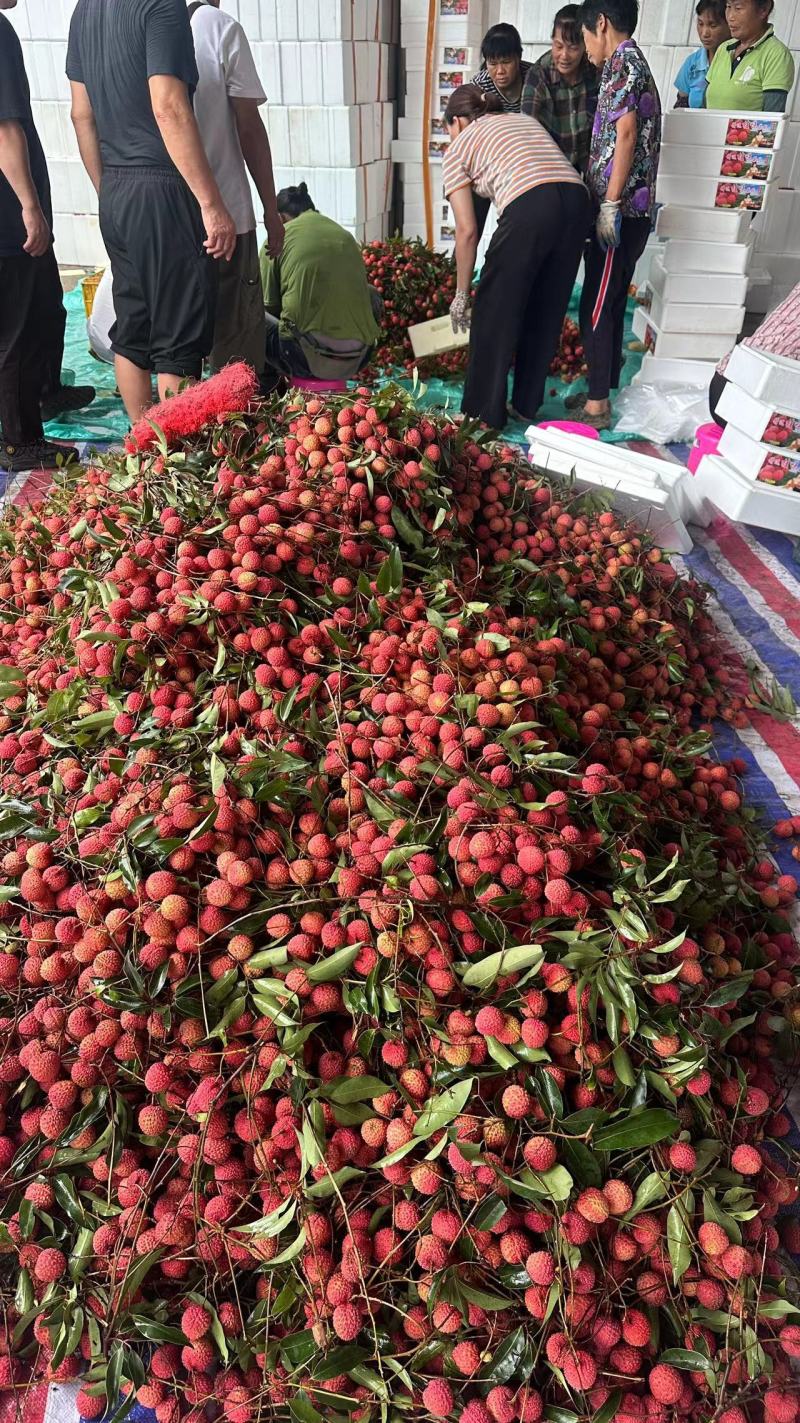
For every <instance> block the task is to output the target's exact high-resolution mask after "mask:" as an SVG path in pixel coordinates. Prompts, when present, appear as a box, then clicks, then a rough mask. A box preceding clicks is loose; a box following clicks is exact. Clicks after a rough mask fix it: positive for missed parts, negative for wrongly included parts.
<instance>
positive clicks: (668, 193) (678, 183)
mask: <svg viewBox="0 0 800 1423" xmlns="http://www.w3.org/2000/svg"><path fill="white" fill-rule="evenodd" d="M773 187H774V184H772V183H739V182H735V181H731V180H729V179H727V178H679V177H677V175H675V174H671V173H660V174H659V177H658V183H657V186H656V194H657V197H658V201H659V202H660V203H685V204H686V205H687V206H688V207H690V208H691V207H695V208H714V209H716V208H717V207H721V208H722V209H723V211H726V212H731V211H733V212H737V211H739V212H764V211H765V210H766V208H767V206H768V204H769V199H770V196H771V193H772V189H773ZM723 189H724V190H725V191H726V192H727V193H729V194H733V195H735V202H733V203H730V204H726V203H724V202H721V201H720V198H721V194H722V191H723Z"/></svg>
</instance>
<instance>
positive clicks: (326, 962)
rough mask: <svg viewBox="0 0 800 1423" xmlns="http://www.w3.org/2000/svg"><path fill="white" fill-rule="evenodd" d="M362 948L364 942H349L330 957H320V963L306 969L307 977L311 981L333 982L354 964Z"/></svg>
mask: <svg viewBox="0 0 800 1423" xmlns="http://www.w3.org/2000/svg"><path fill="white" fill-rule="evenodd" d="M362 948H363V945H362V944H347V945H346V946H345V947H344V948H343V949H337V950H336V952H335V953H332V954H331V955H330V957H329V958H327V959H320V961H319V963H315V964H312V966H311V968H308V969H306V978H307V979H308V981H309V983H331V982H332V981H333V979H335V978H341V977H342V975H343V974H345V973H347V970H348V969H349V968H351V967H352V966H353V964H354V963H355V961H356V959H357V958H358V956H359V954H360V953H361V950H362Z"/></svg>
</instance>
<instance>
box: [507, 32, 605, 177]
mask: <svg viewBox="0 0 800 1423" xmlns="http://www.w3.org/2000/svg"><path fill="white" fill-rule="evenodd" d="M580 16H581V7H580V5H565V6H564V7H563V9H561V10H559V11H558V14H557V15H556V17H555V19H554V20H553V42H552V46H551V48H550V49H549V50H547V51H546V52H545V53H544V54H543V55H542V56H541V57H540V58H539V59H537V61H536V63H535V64H534V65H532V66H531V68H530V69H529V71H528V73H527V75H526V77H525V83H524V85H523V89H522V112H523V114H530V115H531V116H532V117H533V118H535V119H538V120H539V122H540V124H542V125H543V126H544V127H545V128H546V129H547V132H548V133H549V134H550V135H551V137H552V138H554V139H555V141H556V143H557V144H558V146H559V148H560V149H561V152H562V153H563V154H564V155H565V157H567V158H568V159H569V161H570V163H571V164H572V166H573V167H574V168H577V170H578V172H579V173H580V174H581V175H583V174H584V173H585V172H586V165H587V163H588V161H589V147H590V144H591V139H592V124H593V123H594V116H595V111H596V109H597V92H598V88H599V84H600V80H599V76H598V73H597V70H596V69H595V67H594V65H593V64H591V63H590V62H589V59H588V57H587V54H586V47H585V45H584V43H583V31H582V29H581V19H580Z"/></svg>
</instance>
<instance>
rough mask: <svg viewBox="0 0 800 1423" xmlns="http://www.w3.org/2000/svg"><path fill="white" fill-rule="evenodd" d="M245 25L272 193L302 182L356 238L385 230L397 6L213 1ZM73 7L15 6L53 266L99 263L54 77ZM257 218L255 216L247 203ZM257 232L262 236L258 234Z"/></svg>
mask: <svg viewBox="0 0 800 1423" xmlns="http://www.w3.org/2000/svg"><path fill="white" fill-rule="evenodd" d="M221 4H222V8H223V9H224V10H226V11H227V12H228V13H230V14H232V15H234V16H236V18H237V19H239V20H240V21H241V23H242V25H243V26H244V29H245V31H246V33H247V36H248V39H249V40H250V44H251V46H252V50H253V55H254V58H255V62H256V67H257V69H258V72H259V75H260V77H261V81H262V84H263V86H264V89H265V91H266V94H267V98H268V106H267V108H266V110H265V111H264V112H265V118H266V122H267V127H268V129H269V132H270V139H271V142H272V148H273V158H274V163H275V177H276V181H277V183H278V186H279V187H281V186H286V185H287V184H291V183H298V182H300V181H301V180H305V181H306V182H307V183H308V186H309V190H310V192H311V194H312V196H313V198H314V201H315V202H316V204H317V206H318V207H319V208H320V210H321V211H323V212H326V213H327V214H328V215H329V216H330V217H333V218H335V219H336V220H337V221H338V222H341V223H342V225H343V226H344V227H346V228H348V230H349V231H351V232H352V233H353V234H354V235H355V236H356V237H357V238H358V239H359V241H369V240H371V239H372V238H375V237H382V236H385V235H386V234H387V233H388V232H389V230H390V228H391V226H392V205H393V203H392V199H393V193H392V187H393V184H392V165H391V144H392V138H393V135H394V126H395V115H394V103H393V99H394V72H395V65H396V48H395V45H396V39H397V28H398V13H399V0H221ZM73 9H74V0H20V4H19V5H18V6H17V8H16V9H14V10H11V11H9V12H8V13H9V18H10V19H11V20H12V22H13V23H14V25H15V26H16V28H17V30H18V32H19V34H20V38H21V39H22V44H23V52H24V56H25V63H26V67H27V70H28V76H29V79H30V85H31V95H32V99H33V109H34V117H35V120H36V122H37V124H38V126H39V130H40V133H41V137H42V142H43V145H44V149H45V152H46V154H47V158H48V163H49V166H50V178H51V186H52V193H53V207H54V215H55V221H54V226H55V229H56V252H57V256H58V259H59V261H60V262H61V263H62V264H63V265H78V266H86V267H94V266H98V265H102V264H103V263H104V262H105V260H106V259H105V253H104V250H103V244H102V240H101V237H100V231H99V225H98V222H97V199H96V197H95V194H94V191H93V189H92V187H91V184H90V183H89V182H88V179H87V178H86V175H85V173H84V170H83V166H82V164H81V161H80V158H79V156H78V150H77V145H76V143H75V138H74V134H73V131H72V125H71V123H70V119H69V85H68V82H67V79H66V76H65V73H64V70H65V64H66V41H67V35H68V31H69V21H70V16H71V13H72V10H73ZM256 212H257V214H258V215H259V217H260V212H259V209H258V206H257V207H256ZM259 234H260V235H263V234H262V232H261V229H260V228H259Z"/></svg>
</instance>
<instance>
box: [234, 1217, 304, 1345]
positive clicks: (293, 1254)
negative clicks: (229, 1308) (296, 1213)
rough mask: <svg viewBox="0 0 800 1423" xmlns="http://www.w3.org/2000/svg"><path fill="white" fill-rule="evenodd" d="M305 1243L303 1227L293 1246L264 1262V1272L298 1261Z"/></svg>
mask: <svg viewBox="0 0 800 1423" xmlns="http://www.w3.org/2000/svg"><path fill="white" fill-rule="evenodd" d="M305 1243H306V1232H305V1227H303V1229H302V1230H301V1231H300V1234H299V1235H298V1236H297V1238H296V1240H293V1241H292V1243H291V1245H287V1247H286V1249H285V1250H281V1251H280V1253H279V1254H278V1255H275V1256H273V1258H272V1259H271V1260H264V1261H263V1263H262V1266H261V1268H262V1270H274V1269H275V1267H276V1266H277V1265H288V1263H289V1261H290V1260H296V1259H297V1256H298V1255H299V1254H300V1252H301V1251H302V1249H303V1247H304V1246H305ZM220 1327H221V1326H220ZM212 1332H213V1331H212Z"/></svg>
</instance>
